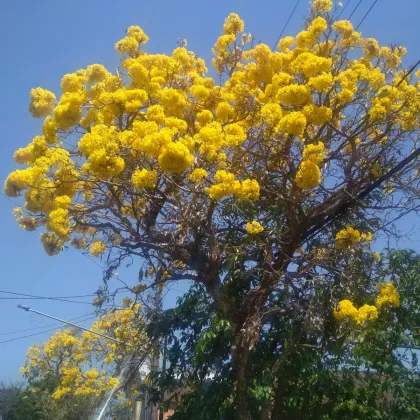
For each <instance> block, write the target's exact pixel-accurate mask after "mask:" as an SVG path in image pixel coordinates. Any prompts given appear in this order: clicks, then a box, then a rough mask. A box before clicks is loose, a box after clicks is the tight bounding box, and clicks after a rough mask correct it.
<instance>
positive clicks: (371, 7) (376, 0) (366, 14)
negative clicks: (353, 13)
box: [355, 0, 378, 31]
mask: <svg viewBox="0 0 420 420" xmlns="http://www.w3.org/2000/svg"><path fill="white" fill-rule="evenodd" d="M377 2H378V0H375V1H374V2H373V4H372V6H370V7H369V10H368V11H367V12H366V13H365V15H364V16H363V18H362V20H361V21H360V23H359V24H358V25H357V26H356V29H355V31H357V30H358V29H359V27H360V25H361V24H362V23H363V22H364V20H365V19H366V18H367V16H368V14H369V13H370V11H371V10H372V9H373V6H375V4H376V3H377Z"/></svg>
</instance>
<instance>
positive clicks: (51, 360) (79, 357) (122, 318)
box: [21, 300, 147, 401]
mask: <svg viewBox="0 0 420 420" xmlns="http://www.w3.org/2000/svg"><path fill="white" fill-rule="evenodd" d="M123 304H124V307H123V309H121V310H117V311H114V312H111V313H108V314H106V315H104V316H102V317H101V318H100V319H99V320H98V321H96V322H95V323H94V324H93V325H92V327H91V330H92V331H95V332H98V333H101V334H104V335H106V336H109V337H111V338H114V339H116V340H118V341H121V342H122V343H126V344H128V345H134V344H135V346H136V348H137V349H138V350H139V351H141V350H142V349H145V348H146V344H147V334H146V332H145V328H144V321H143V318H142V317H141V313H140V305H139V304H135V303H134V302H132V301H129V300H124V302H123ZM126 352H127V347H126V346H125V345H124V344H118V343H116V342H114V341H111V340H109V339H104V338H101V337H100V336H98V335H96V334H93V333H91V332H84V333H83V334H82V335H81V336H80V335H77V334H76V331H75V330H65V331H63V332H61V331H57V332H56V333H55V334H54V335H53V336H52V337H50V339H49V340H48V341H47V342H46V343H45V344H43V345H35V346H33V347H30V348H29V349H28V352H27V361H26V363H25V365H24V366H23V367H22V368H21V372H22V373H23V374H24V375H25V376H26V377H27V378H28V379H32V380H37V379H40V378H42V377H46V376H48V375H49V374H51V373H53V374H54V375H58V378H59V380H60V383H59V386H58V387H57V388H56V389H55V392H54V393H53V398H55V399H60V398H63V397H66V396H70V395H71V396H73V397H75V398H76V401H77V397H85V396H96V397H102V396H103V395H104V393H106V392H108V391H109V390H111V389H113V388H114V387H116V386H118V385H119V381H118V379H117V378H116V377H114V376H113V375H114V374H115V372H116V371H117V370H118V369H121V364H122V363H123V362H124V357H125V355H126ZM98 361H99V362H103V363H104V364H105V368H103V369H101V370H99V369H98V368H97V367H93V368H91V367H89V366H91V365H92V364H95V365H98ZM134 391H135V390H134ZM127 397H128V396H127Z"/></svg>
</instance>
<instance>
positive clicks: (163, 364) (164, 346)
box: [159, 335, 168, 420]
mask: <svg viewBox="0 0 420 420" xmlns="http://www.w3.org/2000/svg"><path fill="white" fill-rule="evenodd" d="M167 346H168V336H167V335H165V340H164V342H163V360H162V373H165V371H166V347H167ZM164 397H165V396H164V395H162V398H164ZM159 420H163V407H162V406H160V409H159Z"/></svg>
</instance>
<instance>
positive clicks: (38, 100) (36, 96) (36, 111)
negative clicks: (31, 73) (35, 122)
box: [29, 87, 55, 118]
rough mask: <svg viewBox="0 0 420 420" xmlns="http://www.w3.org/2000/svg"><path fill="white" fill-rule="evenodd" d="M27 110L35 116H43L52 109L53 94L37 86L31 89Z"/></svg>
mask: <svg viewBox="0 0 420 420" xmlns="http://www.w3.org/2000/svg"><path fill="white" fill-rule="evenodd" d="M30 98H31V102H30V104H29V112H30V113H31V114H32V116H33V117H35V118H41V117H45V116H46V115H48V114H50V113H51V112H52V110H53V109H54V104H55V95H54V94H53V93H52V92H50V91H48V90H45V89H42V88H40V87H37V88H35V89H32V90H31V95H30Z"/></svg>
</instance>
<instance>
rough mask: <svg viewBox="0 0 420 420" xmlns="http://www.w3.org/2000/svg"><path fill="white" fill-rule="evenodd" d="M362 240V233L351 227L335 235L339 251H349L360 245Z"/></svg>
mask: <svg viewBox="0 0 420 420" xmlns="http://www.w3.org/2000/svg"><path fill="white" fill-rule="evenodd" d="M361 240H362V236H361V234H360V232H359V231H358V230H357V229H354V228H353V227H351V226H347V227H346V228H345V229H342V230H340V232H338V233H337V235H335V246H336V247H337V248H338V249H347V248H350V247H352V246H354V245H356V244H358V243H360V241H361Z"/></svg>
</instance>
